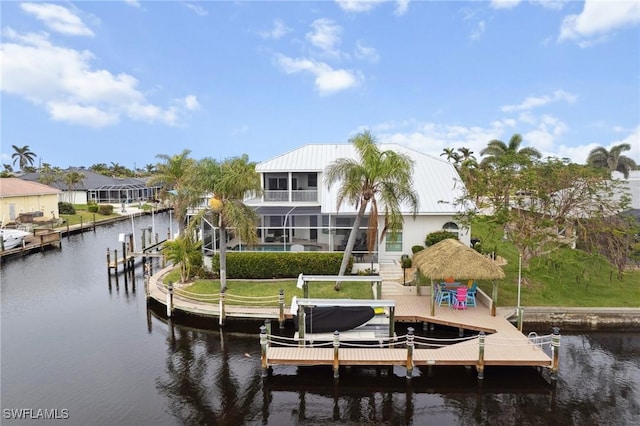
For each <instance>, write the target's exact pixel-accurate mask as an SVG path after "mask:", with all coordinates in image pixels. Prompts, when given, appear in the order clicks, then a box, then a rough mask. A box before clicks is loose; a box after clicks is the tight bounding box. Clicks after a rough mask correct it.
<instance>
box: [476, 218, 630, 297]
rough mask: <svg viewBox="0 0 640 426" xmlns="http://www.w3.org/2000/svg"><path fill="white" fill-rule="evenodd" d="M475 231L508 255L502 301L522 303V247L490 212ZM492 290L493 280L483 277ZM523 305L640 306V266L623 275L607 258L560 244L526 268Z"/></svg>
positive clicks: (501, 282) (486, 287) (487, 244)
mask: <svg viewBox="0 0 640 426" xmlns="http://www.w3.org/2000/svg"><path fill="white" fill-rule="evenodd" d="M471 229H472V233H473V235H474V237H478V238H480V239H481V240H482V244H483V246H484V247H485V248H487V247H489V248H495V249H496V252H497V254H498V255H499V256H501V257H503V258H505V259H506V260H507V262H508V263H507V265H505V266H504V271H505V273H506V275H507V277H506V278H505V279H503V280H499V281H498V285H499V292H498V305H499V306H516V305H517V302H518V251H517V249H516V248H515V247H514V246H513V245H512V244H511V243H509V242H508V241H504V240H503V239H502V232H501V230H500V228H499V227H496V226H494V225H493V224H491V223H490V222H489V221H488V220H487V219H486V218H480V219H479V220H477V221H476V222H475V223H474V224H473V225H472V228H471ZM478 285H479V286H480V288H481V289H482V290H483V291H485V292H486V293H487V294H491V288H492V283H491V282H490V281H489V282H483V281H478ZM520 300H521V305H522V306H525V307H526V306H567V307H599V306H607V307H636V308H637V307H639V306H640V271H625V273H624V274H623V277H622V279H618V277H617V270H616V268H614V267H613V266H611V264H609V262H607V260H606V259H605V258H603V257H602V256H599V255H594V254H589V253H586V252H583V251H581V250H574V249H570V248H562V249H558V250H556V251H554V252H552V253H550V254H549V255H547V256H544V257H541V258H535V259H533V260H532V261H531V262H530V264H529V266H528V268H526V269H525V268H523V270H522V281H521V295H520Z"/></svg>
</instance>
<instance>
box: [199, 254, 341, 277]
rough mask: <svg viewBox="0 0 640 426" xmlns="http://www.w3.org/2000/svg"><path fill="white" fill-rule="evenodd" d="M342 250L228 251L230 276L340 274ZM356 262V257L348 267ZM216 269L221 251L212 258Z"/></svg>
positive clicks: (228, 271) (214, 270) (213, 268)
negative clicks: (292, 251) (336, 251)
mask: <svg viewBox="0 0 640 426" xmlns="http://www.w3.org/2000/svg"><path fill="white" fill-rule="evenodd" d="M340 263H342V253H317V252H294V253H289V252H287V253H269V252H227V278H230V279H270V278H294V277H297V276H298V275H299V274H300V273H301V272H303V273H305V274H308V275H338V272H340ZM352 266H353V260H351V261H350V262H349V265H347V270H350V268H351V267H352ZM211 269H212V271H213V272H216V271H219V270H220V257H219V255H218V254H216V255H214V256H213V257H212V259H211Z"/></svg>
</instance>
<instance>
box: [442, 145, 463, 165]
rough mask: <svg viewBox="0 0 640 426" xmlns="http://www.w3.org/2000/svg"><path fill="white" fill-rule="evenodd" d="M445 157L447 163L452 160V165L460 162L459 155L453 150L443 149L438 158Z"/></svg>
mask: <svg viewBox="0 0 640 426" xmlns="http://www.w3.org/2000/svg"><path fill="white" fill-rule="evenodd" d="M442 156H445V157H447V161H449V162H451V160H453V164H458V161H460V154H458V153H457V152H456V151H455V149H453V148H443V149H442V153H441V154H440V157H442Z"/></svg>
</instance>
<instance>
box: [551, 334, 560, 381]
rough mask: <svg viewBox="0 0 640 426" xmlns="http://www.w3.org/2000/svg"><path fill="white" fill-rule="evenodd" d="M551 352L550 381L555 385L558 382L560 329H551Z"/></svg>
mask: <svg viewBox="0 0 640 426" xmlns="http://www.w3.org/2000/svg"><path fill="white" fill-rule="evenodd" d="M551 333H552V335H551V352H552V356H553V363H552V364H551V381H552V382H553V383H554V384H555V383H556V381H557V380H558V361H559V358H560V328H559V327H553V328H552V329H551Z"/></svg>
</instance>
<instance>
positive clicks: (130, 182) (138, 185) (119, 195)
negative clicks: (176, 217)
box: [20, 168, 160, 204]
mask: <svg viewBox="0 0 640 426" xmlns="http://www.w3.org/2000/svg"><path fill="white" fill-rule="evenodd" d="M69 172H77V173H81V174H82V175H84V178H82V180H81V181H80V182H78V183H76V184H74V185H73V186H72V187H70V186H69V185H68V184H67V183H66V182H65V181H64V178H60V179H58V180H56V181H54V182H52V183H51V186H53V187H55V188H58V189H60V190H62V193H61V194H60V199H59V200H60V201H65V202H68V203H73V204H88V203H97V204H122V203H132V202H139V201H146V200H151V199H156V198H157V197H156V194H157V192H158V191H159V190H160V187H159V186H157V187H147V185H146V179H140V178H114V177H109V176H104V175H101V174H99V173H94V172H92V171H91V170H87V169H81V168H69V169H67V170H65V171H63V175H64V174H65V173H69ZM41 176H43V175H42V174H41V173H27V174H24V175H22V176H20V179H24V180H28V181H32V182H38V181H41ZM43 177H44V176H43Z"/></svg>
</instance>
